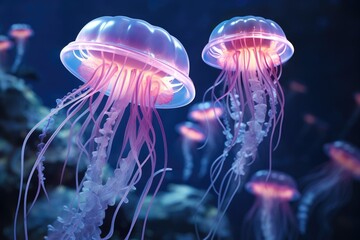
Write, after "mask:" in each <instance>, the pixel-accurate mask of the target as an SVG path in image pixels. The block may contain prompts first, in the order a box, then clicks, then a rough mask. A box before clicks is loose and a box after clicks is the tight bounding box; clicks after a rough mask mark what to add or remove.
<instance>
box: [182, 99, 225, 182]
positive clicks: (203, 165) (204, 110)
mask: <svg viewBox="0 0 360 240" xmlns="http://www.w3.org/2000/svg"><path fill="white" fill-rule="evenodd" d="M223 113H224V109H223V107H222V105H221V104H220V103H217V104H214V103H212V102H201V103H197V104H194V105H193V106H191V108H190V110H189V114H188V117H189V119H191V120H193V121H197V122H199V123H200V124H201V126H202V128H203V129H204V130H206V141H205V144H206V146H203V149H204V151H203V155H202V157H201V159H200V169H199V174H198V176H199V177H200V178H202V177H204V176H205V175H206V173H207V172H208V165H209V161H210V158H211V157H212V156H213V155H214V152H215V151H216V146H217V145H218V144H217V143H218V141H217V140H218V139H219V137H220V136H219V126H220V124H219V122H220V119H221V117H222V115H223ZM220 139H221V138H220Z"/></svg>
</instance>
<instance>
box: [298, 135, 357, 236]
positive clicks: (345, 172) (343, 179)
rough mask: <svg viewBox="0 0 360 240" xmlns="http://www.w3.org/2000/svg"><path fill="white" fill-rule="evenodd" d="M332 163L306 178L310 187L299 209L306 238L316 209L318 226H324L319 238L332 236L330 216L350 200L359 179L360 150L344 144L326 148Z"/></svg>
mask: <svg viewBox="0 0 360 240" xmlns="http://www.w3.org/2000/svg"><path fill="white" fill-rule="evenodd" d="M324 151H325V153H326V154H327V155H328V156H329V158H330V160H331V161H330V162H329V163H327V164H325V165H324V166H323V167H322V168H321V169H320V170H317V171H316V172H315V173H313V174H311V175H309V176H308V177H307V179H308V184H307V187H306V188H305V190H304V193H303V196H302V198H301V200H300V203H299V207H298V214H297V217H298V222H299V229H300V232H301V233H302V234H306V232H307V226H308V223H309V216H311V214H312V211H315V208H316V209H317V210H316V211H317V213H319V214H318V217H319V219H318V220H319V222H322V223H324V225H323V228H322V229H317V232H318V233H319V234H322V233H323V232H329V230H330V227H329V224H328V222H327V219H329V217H330V215H331V214H332V213H334V212H335V211H336V210H337V209H339V207H341V206H343V205H344V204H345V203H346V202H347V201H348V200H349V198H350V195H351V194H350V193H351V182H352V179H356V180H359V179H360V149H358V148H356V147H355V146H353V145H351V144H350V143H347V142H344V141H335V142H332V143H328V144H325V145H324Z"/></svg>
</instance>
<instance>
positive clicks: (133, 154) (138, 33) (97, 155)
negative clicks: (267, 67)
mask: <svg viewBox="0 0 360 240" xmlns="http://www.w3.org/2000/svg"><path fill="white" fill-rule="evenodd" d="M60 57H61V61H62V63H63V64H64V66H65V67H66V68H67V69H68V70H69V71H70V72H71V73H72V74H74V75H75V76H76V77H78V78H79V79H80V80H81V81H83V82H84V83H83V85H81V86H80V87H79V88H77V89H74V90H72V91H71V92H69V93H68V94H67V95H65V96H64V97H63V98H62V99H57V100H56V102H57V106H56V108H54V109H52V110H51V112H50V113H49V114H48V115H47V116H46V118H44V119H43V120H41V121H40V122H39V123H38V124H37V125H36V126H35V127H34V128H33V129H32V130H31V131H30V132H29V133H28V135H27V136H26V138H25V140H24V143H23V147H22V156H21V169H22V171H23V169H24V161H25V148H26V147H27V141H28V139H29V138H30V137H31V135H32V134H33V133H34V131H35V130H36V129H37V128H39V127H40V126H42V125H44V127H43V130H42V133H41V134H40V136H39V140H40V143H39V145H38V149H39V152H38V155H37V159H36V162H35V164H34V166H33V168H32V171H31V172H30V174H29V176H28V179H27V182H26V186H25V187H24V188H25V191H24V196H22V190H20V193H19V201H18V205H17V210H16V214H15V228H14V238H15V239H16V222H17V217H18V214H19V209H20V204H23V205H24V207H23V215H24V232H25V239H28V234H27V220H26V216H27V214H28V211H30V210H31V208H32V206H34V204H36V200H37V198H38V196H39V194H40V190H43V192H45V194H46V189H45V168H44V162H45V161H46V158H45V155H46V152H47V149H48V147H49V146H50V145H51V144H52V143H53V140H54V138H55V137H56V135H57V134H58V133H59V131H60V130H62V129H64V128H69V133H70V134H69V143H71V142H72V141H71V140H74V141H76V144H69V145H68V146H67V156H68V157H67V159H65V160H64V163H65V165H66V163H67V162H68V161H78V162H80V161H82V160H83V158H87V159H88V161H89V163H90V164H89V165H88V167H87V170H86V173H85V175H84V177H83V179H82V180H81V179H78V178H79V176H77V178H76V179H75V180H76V186H75V187H76V189H77V192H78V194H77V198H76V199H74V203H73V205H69V206H66V207H65V208H64V211H63V214H62V215H61V216H59V217H58V218H57V221H55V222H54V223H53V224H51V225H49V227H48V236H47V237H46V238H47V239H48V240H51V239H64V238H66V239H78V240H88V239H110V238H111V237H112V236H113V234H114V229H115V220H116V217H117V214H118V212H119V210H120V208H121V207H123V206H124V205H125V204H124V203H127V202H128V201H129V199H128V195H129V193H130V191H134V190H135V189H136V192H138V193H139V194H140V196H141V197H140V198H139V202H137V203H135V204H134V206H136V207H135V209H134V212H133V214H132V216H133V219H132V220H131V225H130V227H129V229H128V232H126V233H124V234H123V235H124V236H125V239H129V238H130V236H131V233H132V230H133V229H134V226H135V223H136V221H137V219H138V216H139V214H140V210H141V208H142V205H143V201H144V199H145V197H146V196H147V195H148V194H149V193H150V192H152V193H153V196H155V195H156V193H157V192H158V190H159V188H160V185H161V183H162V181H163V179H164V176H165V171H167V170H169V169H168V168H167V143H166V140H165V130H164V128H163V125H162V122H161V118H160V115H159V113H158V112H157V110H156V108H175V107H180V106H183V105H186V104H188V103H189V102H191V101H192V99H193V98H194V95H195V89H194V85H193V83H192V81H191V79H190V78H189V76H188V74H189V61H188V56H187V53H186V51H185V49H184V48H183V46H182V45H181V43H180V42H179V41H178V40H177V39H176V38H175V37H173V36H171V35H170V34H169V33H168V32H166V31H165V30H164V29H162V28H159V27H156V26H153V25H151V24H149V23H147V22H145V21H143V20H139V19H132V18H128V17H124V16H116V17H100V18H97V19H95V20H93V21H91V22H89V23H88V24H86V25H85V26H84V27H83V29H82V30H81V31H80V33H79V34H78V36H77V38H76V40H75V41H74V42H71V43H70V44H69V45H67V46H66V47H65V48H64V49H63V50H62V51H61V53H60ZM64 109H67V110H66V118H65V119H64V121H63V122H62V123H60V124H59V125H57V126H56V129H55V130H53V131H50V130H51V129H50V128H51V126H52V125H53V124H54V121H53V118H54V117H55V116H56V114H57V113H58V112H59V111H61V110H64ZM155 124H158V128H156V131H155V127H154V125H155ZM79 126H80V127H79ZM120 126H126V129H125V130H121V127H120ZM159 131H160V136H156V135H157V134H156V133H157V132H159ZM50 132H51V134H50ZM47 135H49V136H47ZM115 139H116V140H115ZM113 142H117V143H119V144H120V147H116V148H117V149H118V150H116V151H114V150H113ZM159 142H160V143H162V144H163V146H162V149H163V150H164V152H163V158H162V159H161V161H160V163H159V162H158V161H157V156H158V154H157V152H156V149H157V148H156V146H155V145H156V144H155V143H159ZM73 148H76V150H78V152H79V154H78V156H76V159H69V158H70V157H71V154H70V152H72V151H73V150H74V149H73ZM114 148H115V147H114ZM110 159H112V161H115V166H114V168H115V169H114V173H113V175H112V176H110V177H109V178H108V179H106V180H105V181H104V180H103V179H102V177H101V176H102V172H103V169H104V168H105V167H106V166H107V164H108V163H109V161H110ZM65 165H64V167H63V170H62V174H64V171H65ZM158 168H159V169H158ZM157 169H158V170H157ZM36 173H37V176H38V181H37V182H38V188H37V194H36V196H35V197H34V199H33V201H32V203H31V205H30V207H29V209H28V206H27V202H28V200H29V198H30V197H29V195H28V193H29V189H30V186H31V183H32V180H33V179H32V178H34V175H36ZM159 175H160V176H159ZM22 176H23V175H22ZM155 176H157V177H156V179H155ZM141 178H146V180H145V182H144V181H140V179H141ZM22 180H23V179H22ZM22 180H21V185H20V189H23V181H22ZM139 181H140V182H142V183H144V185H140V186H139V185H138V182H139ZM154 182H156V184H153V183H154ZM153 185H155V186H153ZM50 201H51V199H50ZM109 208H112V209H113V211H110V212H111V214H113V215H111V216H110V218H111V224H110V227H109V228H106V229H107V231H108V232H107V233H105V234H104V233H103V232H102V228H101V226H102V224H103V223H104V218H105V215H106V214H108V213H109V211H107V209H109ZM149 211H150V209H149V208H147V209H146V210H145V220H144V222H143V228H142V232H141V239H144V232H145V225H146V218H147V216H148V214H149Z"/></svg>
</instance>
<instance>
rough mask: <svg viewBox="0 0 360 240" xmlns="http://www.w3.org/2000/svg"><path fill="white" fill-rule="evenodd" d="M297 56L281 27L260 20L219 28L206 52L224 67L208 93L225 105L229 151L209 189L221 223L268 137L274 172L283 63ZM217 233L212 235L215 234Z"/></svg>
mask: <svg viewBox="0 0 360 240" xmlns="http://www.w3.org/2000/svg"><path fill="white" fill-rule="evenodd" d="M293 53H294V47H293V46H292V44H291V43H290V42H289V41H288V40H287V39H286V36H285V34H284V32H283V30H282V29H281V27H280V26H279V25H278V24H277V23H275V22H274V21H272V20H269V19H264V18H262V17H255V16H245V17H234V18H232V19H230V20H226V21H223V22H222V23H220V24H219V25H217V26H216V27H215V29H214V30H213V31H212V33H211V35H210V39H209V43H208V44H207V45H206V46H205V48H204V50H203V52H202V58H203V60H204V61H205V63H207V64H208V65H210V66H212V67H215V68H219V69H221V73H220V75H219V76H218V78H217V79H216V80H215V82H214V84H213V86H212V87H210V88H209V89H208V91H207V92H206V94H210V95H211V98H212V101H213V102H215V103H217V102H223V103H224V105H225V106H224V109H225V113H224V120H223V128H224V130H223V133H224V135H225V137H226V140H225V147H224V150H223V153H222V154H221V155H220V156H219V157H218V158H217V159H216V160H215V161H214V162H213V164H212V166H211V170H210V175H211V182H212V183H211V185H210V187H209V191H210V190H211V189H214V191H215V192H216V193H217V194H218V196H219V201H218V202H219V204H218V205H219V206H218V209H219V220H220V219H221V218H222V215H223V214H224V213H225V211H226V210H227V208H228V206H229V204H230V203H231V201H232V199H233V197H234V195H235V194H236V192H237V191H238V190H239V188H240V186H241V177H242V176H243V175H244V174H245V172H246V171H245V168H246V167H247V166H249V165H250V164H251V163H252V162H253V161H254V160H255V159H256V155H257V148H258V145H259V144H260V143H261V142H262V141H263V138H264V137H266V136H267V135H268V134H270V146H269V155H270V156H269V159H270V161H269V162H270V168H271V159H272V157H271V154H272V151H273V138H274V135H275V129H276V127H279V136H280V135H281V124H282V120H283V115H284V94H283V91H282V88H281V86H280V82H279V78H280V76H281V72H282V64H283V63H285V62H286V61H288V60H289V59H290V57H291V56H292V55H293ZM218 92H220V94H218ZM279 140H280V137H279V138H278V139H277V144H278V143H279ZM277 144H275V148H276V146H277ZM232 150H233V151H236V154H235V157H234V159H233V163H232V165H231V166H230V167H228V165H227V164H224V162H225V160H226V159H227V157H228V154H229V152H230V151H232ZM218 182H219V184H218ZM217 185H220V187H216V186H217ZM215 229H216V226H214V230H212V231H211V232H210V233H209V235H208V237H210V236H212V235H214V234H215Z"/></svg>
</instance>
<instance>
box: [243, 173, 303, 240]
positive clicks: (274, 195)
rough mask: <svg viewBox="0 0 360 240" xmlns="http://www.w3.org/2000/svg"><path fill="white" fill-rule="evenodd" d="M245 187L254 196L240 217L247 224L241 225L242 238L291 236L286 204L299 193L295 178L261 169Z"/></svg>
mask: <svg viewBox="0 0 360 240" xmlns="http://www.w3.org/2000/svg"><path fill="white" fill-rule="evenodd" d="M246 190H247V191H249V192H250V193H252V194H254V195H255V197H256V200H255V203H254V205H253V206H252V208H251V209H250V211H249V212H248V214H247V216H246V218H245V220H244V221H245V223H244V226H247V227H249V228H247V229H246V228H245V229H244V230H245V231H244V233H246V237H245V238H248V239H256V240H261V239H264V240H275V239H276V240H281V239H295V237H296V233H297V230H296V223H295V221H294V220H295V218H294V216H293V214H292V211H291V209H290V206H289V201H293V200H296V199H298V198H299V196H300V194H299V192H298V190H297V187H296V183H295V181H294V180H293V179H292V178H291V177H290V176H289V175H287V174H285V173H282V172H278V171H271V172H269V171H266V170H261V171H258V172H256V173H255V174H254V175H253V176H252V178H251V179H250V181H249V182H248V183H247V184H246ZM246 230H247V231H246Z"/></svg>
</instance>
